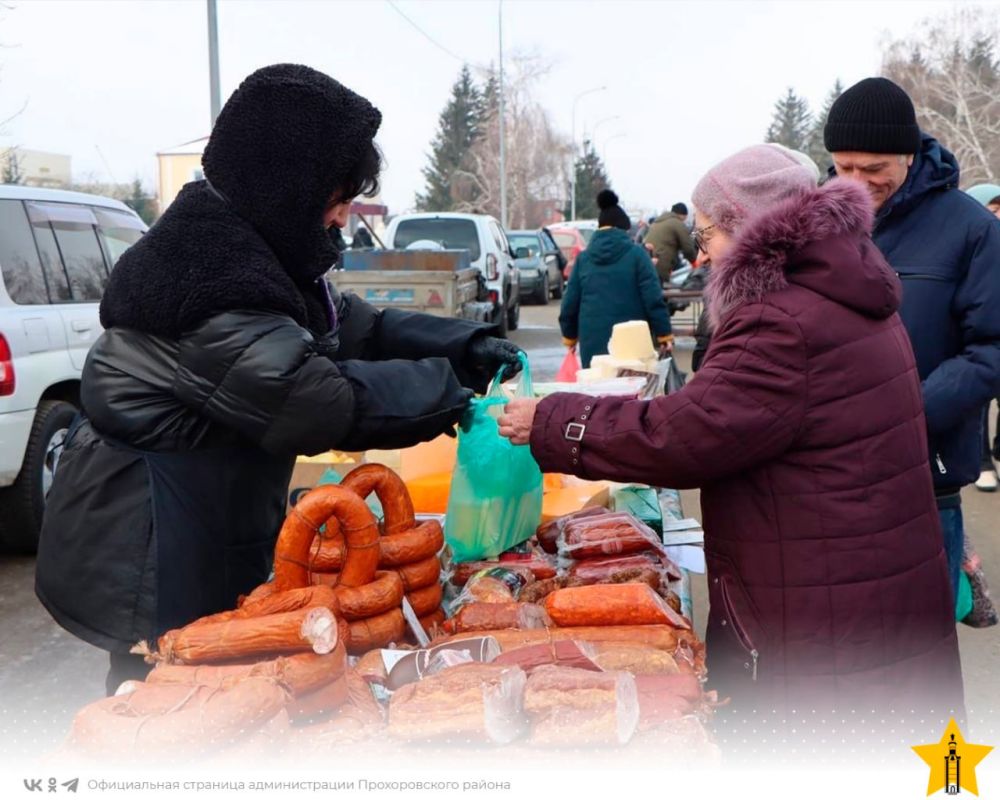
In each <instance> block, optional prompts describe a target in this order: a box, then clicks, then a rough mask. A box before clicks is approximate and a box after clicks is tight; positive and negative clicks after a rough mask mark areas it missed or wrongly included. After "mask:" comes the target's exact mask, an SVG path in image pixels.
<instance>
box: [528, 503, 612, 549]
mask: <svg viewBox="0 0 1000 800" xmlns="http://www.w3.org/2000/svg"><path fill="white" fill-rule="evenodd" d="M609 513H611V512H609V511H608V509H606V508H601V507H600V506H594V507H591V508H583V509H580V510H579V511H574V512H573V513H572V514H566V515H565V516H562V517H558V518H557V519H553V520H550V521H549V522H545V523H543V524H541V525H539V526H538V530H536V531H535V537H536V538H537V539H538V546H539V547H541V548H542V550H544V551H545V552H546V553H550V554H551V555H555V554H556V553H557V552H559V534H560V533H562V529H563V527H565V525H566V523H567V522H572V521H573V520H575V519H586V518H587V517H597V516H600V515H602V514H609Z"/></svg>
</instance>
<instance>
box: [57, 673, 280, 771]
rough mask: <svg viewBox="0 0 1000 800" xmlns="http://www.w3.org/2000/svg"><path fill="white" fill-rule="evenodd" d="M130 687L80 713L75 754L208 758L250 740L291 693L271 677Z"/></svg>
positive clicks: (72, 737)
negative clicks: (219, 683)
mask: <svg viewBox="0 0 1000 800" xmlns="http://www.w3.org/2000/svg"><path fill="white" fill-rule="evenodd" d="M129 688H130V689H131V691H127V692H126V693H124V694H119V695H115V696H114V697H107V698H105V699H103V700H98V701H97V702H95V703H91V704H90V705H87V706H84V708H82V709H81V710H80V711H79V713H77V715H76V717H75V718H74V719H73V726H72V730H71V732H70V746H71V747H72V749H73V750H74V751H75V752H78V753H80V754H81V755H86V756H92V757H94V758H99V759H101V760H102V762H106V761H107V760H109V759H111V758H114V757H120V758H123V759H129V760H131V759H133V758H135V757H138V756H142V757H145V758H152V759H156V760H158V761H159V760H162V759H163V758H189V757H196V756H204V755H207V754H209V753H212V752H214V751H217V750H219V749H222V748H225V747H229V746H232V745H234V744H237V743H240V742H243V741H245V740H246V739H247V737H248V736H250V735H252V734H253V733H255V732H256V731H258V730H260V729H261V728H262V727H263V726H264V725H266V724H267V723H268V722H269V721H270V720H271V719H272V718H274V717H275V716H276V715H277V714H279V713H282V712H284V710H285V706H286V704H287V702H288V697H289V696H288V693H287V692H286V691H285V690H284V689H283V688H282V687H281V686H279V685H278V684H277V683H275V682H274V681H273V680H272V679H270V678H246V679H245V680H241V681H237V682H236V683H234V684H233V685H232V686H231V687H228V688H218V687H208V686H200V685H199V686H190V685H186V684H181V683H177V684H159V685H148V684H146V683H143V682H141V681H135V682H131V685H130V687H129Z"/></svg>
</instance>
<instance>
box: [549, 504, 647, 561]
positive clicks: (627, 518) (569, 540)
mask: <svg viewBox="0 0 1000 800" xmlns="http://www.w3.org/2000/svg"><path fill="white" fill-rule="evenodd" d="M656 549H662V543H661V542H660V540H659V539H658V538H657V536H656V533H655V532H654V531H653V530H652V529H651V528H649V527H647V526H646V525H643V524H642V523H641V522H639V521H638V520H637V519H636V518H635V517H633V516H632V515H631V514H623V513H616V514H602V515H599V516H595V517H589V518H586V517H585V518H584V519H576V520H571V521H570V522H568V523H566V525H565V527H564V528H563V531H562V534H561V535H560V537H559V555H560V557H562V558H564V559H572V560H574V561H581V560H583V559H587V558H604V557H607V556H618V555H629V554H630V553H641V552H643V551H646V550H656Z"/></svg>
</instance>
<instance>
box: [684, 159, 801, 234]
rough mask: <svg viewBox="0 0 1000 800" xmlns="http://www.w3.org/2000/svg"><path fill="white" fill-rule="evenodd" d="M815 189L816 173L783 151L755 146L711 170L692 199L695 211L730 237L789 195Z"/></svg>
mask: <svg viewBox="0 0 1000 800" xmlns="http://www.w3.org/2000/svg"><path fill="white" fill-rule="evenodd" d="M815 188H816V177H815V171H813V170H809V169H808V168H807V167H806V166H805V165H804V164H803V163H802V162H800V161H799V160H798V159H797V158H795V157H794V156H792V155H791V153H790V152H789V151H787V150H785V149H784V148H778V147H773V146H772V145H768V144H755V145H753V146H752V147H748V148H746V149H745V150H740V151H739V152H738V153H736V154H734V155H731V156H729V158H727V159H725V160H723V161H720V162H719V163H718V164H716V165H715V166H714V167H712V168H711V169H710V170H709V171H708V172H707V173H705V176H704V177H703V178H702V179H701V180H700V181H698V185H697V186H696V187H695V189H694V193H693V194H692V195H691V200H692V201H693V202H694V205H695V207H696V208H697V209H698V210H699V211H701V212H702V213H704V214H707V215H708V216H709V217H711V218H712V222H714V223H715V224H716V225H718V226H719V227H720V228H722V229H723V230H724V231H727V232H728V233H735V232H736V231H738V230H739V228H740V226H741V225H742V224H743V223H744V222H745V221H746V219H747V218H748V217H751V216H755V215H756V214H758V213H760V212H761V211H763V210H764V209H766V208H768V207H770V206H773V205H774V204H775V203H778V202H780V201H781V200H784V199H785V198H786V197H789V196H790V195H793V194H797V193H798V192H802V191H806V190H808V189H815Z"/></svg>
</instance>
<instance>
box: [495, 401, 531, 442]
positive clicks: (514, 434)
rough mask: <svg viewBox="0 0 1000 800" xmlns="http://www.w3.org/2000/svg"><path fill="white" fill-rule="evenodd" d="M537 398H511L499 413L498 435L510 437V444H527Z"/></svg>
mask: <svg viewBox="0 0 1000 800" xmlns="http://www.w3.org/2000/svg"><path fill="white" fill-rule="evenodd" d="M539 402H540V401H538V400H532V399H529V398H520V399H516V400H511V401H510V402H509V403H507V405H505V406H504V410H503V414H501V415H500V420H499V425H500V435H501V436H504V437H506V438H507V439H510V441H511V444H528V443H529V442H530V441H531V426H532V425H533V424H534V422H535V411H537V409H538V403H539Z"/></svg>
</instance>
